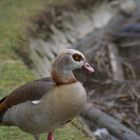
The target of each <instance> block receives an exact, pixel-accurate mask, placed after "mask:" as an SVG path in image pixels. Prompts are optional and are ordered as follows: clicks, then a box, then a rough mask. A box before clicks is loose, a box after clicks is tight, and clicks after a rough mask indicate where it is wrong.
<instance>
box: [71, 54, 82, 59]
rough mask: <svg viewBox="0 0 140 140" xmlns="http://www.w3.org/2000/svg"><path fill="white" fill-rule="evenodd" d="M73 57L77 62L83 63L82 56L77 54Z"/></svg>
mask: <svg viewBox="0 0 140 140" xmlns="http://www.w3.org/2000/svg"><path fill="white" fill-rule="evenodd" d="M72 57H73V59H74V60H75V61H81V60H83V57H82V56H81V55H80V54H77V53H75V54H73V56H72Z"/></svg>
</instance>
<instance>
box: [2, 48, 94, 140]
mask: <svg viewBox="0 0 140 140" xmlns="http://www.w3.org/2000/svg"><path fill="white" fill-rule="evenodd" d="M80 68H84V69H86V70H87V71H89V72H94V69H93V68H92V67H91V66H90V65H89V64H88V62H87V61H86V59H85V57H84V55H83V54H82V53H81V52H79V51H77V50H74V49H66V50H64V51H63V52H62V53H60V54H59V55H58V56H57V57H56V59H55V61H54V63H53V65H52V72H51V78H43V79H39V80H36V81H33V82H31V83H28V84H25V85H23V86H21V87H19V88H17V89H16V90H14V91H13V92H12V93H11V94H10V95H8V96H6V97H5V98H3V99H2V100H1V101H0V121H1V125H6V126H17V127H19V128H20V129H22V130H23V131H25V132H28V133H31V134H32V135H33V136H34V137H35V139H36V140H39V136H40V134H41V133H44V132H48V140H53V139H54V138H53V130H54V129H56V128H58V127H60V126H62V125H63V124H65V123H67V122H68V121H70V120H72V119H73V118H74V117H75V116H76V115H77V114H79V112H80V110H81V109H82V107H83V106H84V104H85V103H86V101H87V96H86V92H85V89H84V87H83V86H82V84H81V83H80V82H79V81H77V80H76V78H75V77H74V75H73V72H72V71H73V70H74V69H80Z"/></svg>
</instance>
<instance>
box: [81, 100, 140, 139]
mask: <svg viewBox="0 0 140 140" xmlns="http://www.w3.org/2000/svg"><path fill="white" fill-rule="evenodd" d="M81 116H82V117H84V118H86V119H88V120H90V121H92V122H93V123H94V124H96V125H98V126H100V127H105V128H107V129H108V130H109V132H110V133H111V134H113V135H114V136H115V137H117V138H119V139H121V140H140V136H139V135H138V134H136V133H135V132H133V131H132V130H130V129H128V128H127V127H126V126H124V125H122V124H121V123H120V122H119V121H117V120H116V119H114V118H113V117H111V116H109V115H107V114H106V113H104V112H102V111H100V110H98V109H96V108H94V107H93V104H91V103H87V104H86V105H85V107H84V109H83V112H82V114H81Z"/></svg>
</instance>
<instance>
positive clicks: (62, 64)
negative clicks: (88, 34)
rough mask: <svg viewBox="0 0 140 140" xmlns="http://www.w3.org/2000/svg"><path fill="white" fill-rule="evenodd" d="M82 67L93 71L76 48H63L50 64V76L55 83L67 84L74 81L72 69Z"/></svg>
mask: <svg viewBox="0 0 140 140" xmlns="http://www.w3.org/2000/svg"><path fill="white" fill-rule="evenodd" d="M75 69H84V70H86V71H87V72H91V73H92V72H94V69H93V68H92V67H91V66H90V65H89V63H88V62H87V60H86V58H85V56H84V55H83V54H82V53H81V52H80V51H78V50H74V49H65V50H63V51H62V52H61V53H60V54H59V55H58V56H57V57H56V59H55V61H54V62H53V66H52V78H53V80H54V82H55V83H57V84H67V83H72V82H74V81H76V79H75V77H74V75H73V72H72V71H73V70H75Z"/></svg>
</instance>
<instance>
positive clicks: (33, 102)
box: [32, 100, 40, 105]
mask: <svg viewBox="0 0 140 140" xmlns="http://www.w3.org/2000/svg"><path fill="white" fill-rule="evenodd" d="M39 103H40V101H36V100H35V101H32V104H34V105H36V104H39Z"/></svg>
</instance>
